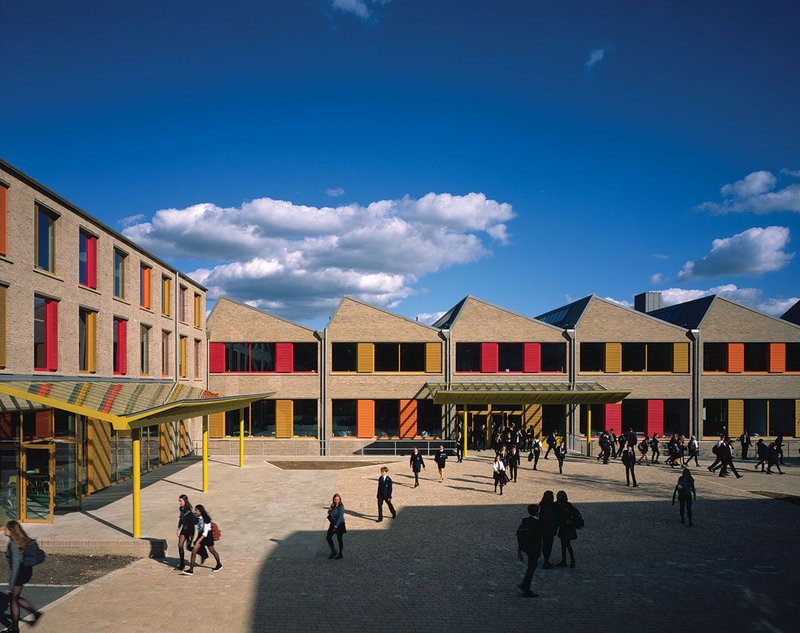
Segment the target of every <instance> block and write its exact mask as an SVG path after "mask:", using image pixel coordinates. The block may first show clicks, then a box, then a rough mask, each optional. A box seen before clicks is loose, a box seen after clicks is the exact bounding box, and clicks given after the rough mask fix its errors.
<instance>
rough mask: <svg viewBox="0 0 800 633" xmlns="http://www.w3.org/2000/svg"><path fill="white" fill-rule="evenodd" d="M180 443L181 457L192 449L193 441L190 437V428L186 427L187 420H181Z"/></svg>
mask: <svg viewBox="0 0 800 633" xmlns="http://www.w3.org/2000/svg"><path fill="white" fill-rule="evenodd" d="M178 432H179V434H180V435H179V445H178V451H179V455H180V456H181V457H186V455H188V454H189V451H190V450H191V446H192V442H191V438H190V437H189V430H188V429H187V428H186V422H185V421H183V420H181V421H180V424H179V430H178Z"/></svg>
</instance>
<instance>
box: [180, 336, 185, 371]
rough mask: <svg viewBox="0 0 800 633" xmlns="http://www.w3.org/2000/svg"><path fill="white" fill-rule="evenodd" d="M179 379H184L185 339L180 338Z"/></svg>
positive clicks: (183, 337)
mask: <svg viewBox="0 0 800 633" xmlns="http://www.w3.org/2000/svg"><path fill="white" fill-rule="evenodd" d="M180 372H181V378H186V337H185V336H181V365H180Z"/></svg>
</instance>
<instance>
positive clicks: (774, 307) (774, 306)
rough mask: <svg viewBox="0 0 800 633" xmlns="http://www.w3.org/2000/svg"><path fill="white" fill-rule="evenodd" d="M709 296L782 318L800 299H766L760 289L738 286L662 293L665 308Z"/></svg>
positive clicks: (728, 285)
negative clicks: (728, 300) (719, 297)
mask: <svg viewBox="0 0 800 633" xmlns="http://www.w3.org/2000/svg"><path fill="white" fill-rule="evenodd" d="M708 295H719V296H721V297H725V298H726V299H730V300H731V301H736V302H737V303H741V304H742V305H746V306H749V307H751V308H754V309H756V310H759V311H760V312H764V313H765V314H769V315H772V316H780V315H782V314H783V313H784V312H786V311H787V310H788V309H789V308H790V307H792V306H793V305H794V304H795V303H797V301H798V297H788V298H785V299H784V298H782V297H769V298H766V299H765V298H764V293H763V291H762V290H761V289H760V288H739V287H738V286H736V284H725V285H723V286H715V287H713V288H709V289H708V290H690V289H685V288H668V289H666V290H662V291H661V298H662V299H663V301H664V306H670V305H675V304H676V303H683V302H685V301H692V300H694V299H699V298H700V297H706V296H708Z"/></svg>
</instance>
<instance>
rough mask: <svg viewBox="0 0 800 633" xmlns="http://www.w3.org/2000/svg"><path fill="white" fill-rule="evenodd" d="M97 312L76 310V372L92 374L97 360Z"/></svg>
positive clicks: (82, 309)
mask: <svg viewBox="0 0 800 633" xmlns="http://www.w3.org/2000/svg"><path fill="white" fill-rule="evenodd" d="M96 350H97V312H94V311H92V310H87V309H85V308H79V309H78V370H79V371H88V372H93V371H95V370H96V362H97V361H96V358H97V352H96Z"/></svg>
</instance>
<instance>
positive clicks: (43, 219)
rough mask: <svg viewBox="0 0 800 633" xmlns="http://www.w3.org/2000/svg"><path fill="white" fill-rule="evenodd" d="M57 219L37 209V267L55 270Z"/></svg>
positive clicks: (47, 212) (39, 208)
mask: <svg viewBox="0 0 800 633" xmlns="http://www.w3.org/2000/svg"><path fill="white" fill-rule="evenodd" d="M55 223H56V217H55V216H54V215H53V214H52V213H50V212H49V211H46V210H45V209H43V208H41V207H37V208H36V267H37V268H41V269H42V270H47V271H49V272H53V271H54V270H55Z"/></svg>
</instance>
